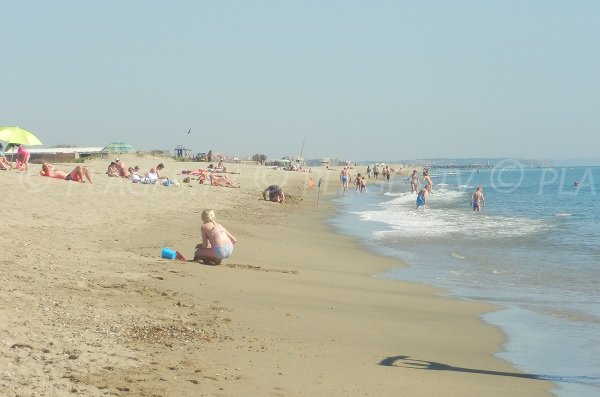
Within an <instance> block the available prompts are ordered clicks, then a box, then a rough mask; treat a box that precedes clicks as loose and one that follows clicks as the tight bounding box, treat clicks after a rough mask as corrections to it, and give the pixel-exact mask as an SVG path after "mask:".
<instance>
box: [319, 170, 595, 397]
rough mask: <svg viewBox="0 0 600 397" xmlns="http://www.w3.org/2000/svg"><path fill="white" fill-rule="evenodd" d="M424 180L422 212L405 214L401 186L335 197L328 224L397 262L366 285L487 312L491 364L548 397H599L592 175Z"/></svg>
mask: <svg viewBox="0 0 600 397" xmlns="http://www.w3.org/2000/svg"><path fill="white" fill-rule="evenodd" d="M510 164H511V165H512V162H510ZM365 170H366V167H362V168H361V167H358V168H357V169H355V170H354V171H355V172H362V174H363V175H365ZM418 171H419V175H422V170H421V169H419V170H418ZM429 175H430V176H431V177H432V179H433V182H434V188H433V193H432V194H430V195H428V196H427V202H426V205H425V207H424V208H420V209H418V210H417V209H416V205H415V201H416V194H413V193H411V191H410V184H409V183H408V181H407V179H406V177H404V176H400V175H393V176H392V178H391V180H390V181H389V182H385V181H382V180H381V178H380V179H379V180H378V181H375V180H374V179H367V192H366V193H359V192H355V191H354V187H353V186H351V189H350V191H349V192H346V193H343V192H341V191H340V194H339V196H338V197H337V198H336V199H335V202H336V204H337V206H338V208H339V211H338V212H337V213H336V215H335V216H334V217H333V218H332V219H331V224H332V225H333V227H334V228H335V229H336V230H337V231H338V232H340V233H343V234H346V235H350V236H353V237H355V238H356V239H357V240H359V241H360V242H362V243H363V244H364V247H365V248H366V249H369V250H372V251H374V252H376V253H378V254H381V255H386V256H392V257H396V258H398V259H400V260H402V261H403V262H405V263H406V264H408V266H407V267H402V268H394V269H390V270H389V271H388V272H386V273H385V274H375V275H374V277H379V278H387V279H397V280H411V281H416V282H420V283H424V284H428V285H435V286H439V287H443V289H444V291H446V292H445V293H447V294H448V295H451V296H455V297H459V298H463V299H472V300H476V301H483V302H490V303H493V304H496V305H498V307H499V309H498V310H496V311H492V312H490V313H487V314H484V315H483V316H482V319H483V321H485V322H487V323H489V324H492V325H495V326H497V327H499V328H500V329H501V330H502V331H503V332H504V333H505V335H506V342H505V344H504V346H503V349H502V351H501V352H498V353H497V356H499V357H500V358H502V359H504V360H506V361H508V362H510V363H511V364H512V365H513V366H514V367H516V368H518V369H519V370H521V371H523V372H525V373H527V374H532V375H535V376H536V377H539V378H540V379H546V380H551V381H553V382H554V383H555V385H556V389H555V390H554V391H553V392H554V393H555V394H556V395H557V396H559V397H582V396H600V167H573V168H568V167H566V168H536V169H531V168H525V167H519V166H517V167H515V166H511V167H510V168H502V166H501V164H500V166H496V167H495V168H493V169H479V170H475V169H472V170H464V169H463V170H452V169H444V170H442V169H437V170H435V169H433V170H430V172H429ZM419 182H420V187H422V186H423V181H422V178H421V179H420V181H419ZM477 186H482V187H483V193H484V197H485V207H484V208H482V211H481V212H479V213H476V212H474V211H473V209H472V203H471V195H472V193H473V192H474V190H475V189H476V187H477ZM421 359H423V360H427V358H421ZM445 364H448V365H452V363H445ZM477 369H478V370H485V368H477Z"/></svg>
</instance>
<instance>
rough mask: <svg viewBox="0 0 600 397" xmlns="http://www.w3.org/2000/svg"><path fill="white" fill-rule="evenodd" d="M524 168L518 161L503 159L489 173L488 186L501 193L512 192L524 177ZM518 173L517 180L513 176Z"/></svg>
mask: <svg viewBox="0 0 600 397" xmlns="http://www.w3.org/2000/svg"><path fill="white" fill-rule="evenodd" d="M524 170H525V166H524V165H523V163H521V162H520V161H518V160H514V159H504V160H502V161H500V162H499V163H498V164H496V165H495V166H494V168H493V169H492V172H491V173H490V186H491V187H492V189H494V191H497V192H501V193H512V192H514V191H515V190H516V189H517V188H518V187H519V186H521V183H522V182H523V178H524V177H525V171H524ZM516 173H518V178H515V177H514V175H515V174H516Z"/></svg>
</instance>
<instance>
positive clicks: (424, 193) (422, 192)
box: [417, 188, 427, 209]
mask: <svg viewBox="0 0 600 397" xmlns="http://www.w3.org/2000/svg"><path fill="white" fill-rule="evenodd" d="M425 196H427V189H425V188H423V189H421V190H420V191H419V194H418V195H417V209H419V207H424V206H425V201H426V199H425Z"/></svg>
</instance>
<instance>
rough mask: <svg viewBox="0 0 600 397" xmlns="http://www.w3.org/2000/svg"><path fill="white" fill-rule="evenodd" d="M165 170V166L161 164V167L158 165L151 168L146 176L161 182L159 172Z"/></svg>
mask: <svg viewBox="0 0 600 397" xmlns="http://www.w3.org/2000/svg"><path fill="white" fill-rule="evenodd" d="M164 169H165V165H164V164H163V163H160V164H159V165H156V166H154V167H152V168H150V171H148V173H147V174H146V176H147V177H148V178H150V179H152V180H159V179H160V174H159V172H160V171H162V170H164Z"/></svg>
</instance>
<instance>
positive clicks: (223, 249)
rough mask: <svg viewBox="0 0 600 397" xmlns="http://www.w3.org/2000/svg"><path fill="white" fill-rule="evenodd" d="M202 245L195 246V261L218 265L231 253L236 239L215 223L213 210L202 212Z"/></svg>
mask: <svg viewBox="0 0 600 397" xmlns="http://www.w3.org/2000/svg"><path fill="white" fill-rule="evenodd" d="M200 231H201V232H202V243H200V244H198V245H196V253H195V254H194V260H195V261H198V262H199V261H204V262H205V263H206V262H209V263H212V264H214V265H220V264H221V261H222V260H223V259H225V258H229V257H230V256H231V254H232V253H233V245H234V244H235V243H236V242H237V240H236V238H235V237H234V236H233V235H232V234H231V233H229V232H228V231H227V229H225V227H224V226H223V225H221V224H219V223H217V222H216V221H215V212H214V211H213V210H204V211H202V227H201V228H200Z"/></svg>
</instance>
